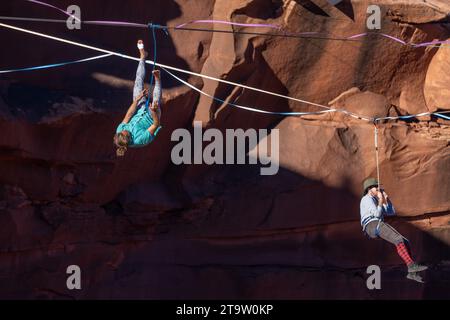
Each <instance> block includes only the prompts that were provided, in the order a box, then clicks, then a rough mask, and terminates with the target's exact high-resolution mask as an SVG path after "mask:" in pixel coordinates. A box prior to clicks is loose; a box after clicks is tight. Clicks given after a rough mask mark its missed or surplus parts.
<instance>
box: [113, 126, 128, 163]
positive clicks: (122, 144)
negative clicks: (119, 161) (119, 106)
mask: <svg viewBox="0 0 450 320" xmlns="http://www.w3.org/2000/svg"><path fill="white" fill-rule="evenodd" d="M128 143H129V138H128V137H127V136H126V135H124V134H122V132H119V133H117V134H115V135H114V145H115V146H116V147H117V150H116V155H117V156H118V157H123V156H124V155H125V152H126V151H127V147H128Z"/></svg>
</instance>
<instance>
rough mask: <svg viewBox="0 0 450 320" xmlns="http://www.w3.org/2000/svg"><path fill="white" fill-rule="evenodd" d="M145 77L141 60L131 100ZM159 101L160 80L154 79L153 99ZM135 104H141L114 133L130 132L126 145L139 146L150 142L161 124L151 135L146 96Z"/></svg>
mask: <svg viewBox="0 0 450 320" xmlns="http://www.w3.org/2000/svg"><path fill="white" fill-rule="evenodd" d="M144 78H145V62H144V60H141V61H140V62H139V65H138V69H137V71H136V81H135V83H134V89H133V101H134V100H136V98H137V97H138V96H139V93H140V92H141V91H142V90H143V89H144ZM156 100H157V101H161V81H160V80H159V79H157V80H155V87H154V89H153V101H156ZM137 106H138V107H139V106H141V107H140V108H139V109H138V111H137V112H136V114H135V115H134V116H133V117H132V118H131V120H130V121H129V122H128V123H121V124H119V126H118V127H117V129H116V133H119V132H121V131H123V130H126V131H128V132H130V134H131V141H130V142H129V144H128V147H131V148H139V147H144V146H146V145H148V144H150V143H151V142H152V141H153V140H154V139H155V137H156V135H157V134H158V131H159V130H160V129H161V126H160V127H159V128H158V129H156V131H155V134H154V135H152V134H151V133H150V132H149V131H148V129H149V128H150V126H151V125H152V124H153V118H152V116H151V114H150V110H148V108H147V107H146V98H145V97H143V98H141V99H140V100H139V101H138V102H137Z"/></svg>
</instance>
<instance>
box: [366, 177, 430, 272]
mask: <svg viewBox="0 0 450 320" xmlns="http://www.w3.org/2000/svg"><path fill="white" fill-rule="evenodd" d="M380 189H381V188H380ZM360 212H361V226H362V228H363V232H365V233H366V234H367V235H368V236H369V237H370V238H371V239H377V238H381V239H384V240H386V241H388V242H390V243H392V244H393V245H395V247H396V249H397V253H398V254H399V256H400V257H401V258H402V260H403V261H404V262H405V264H406V266H407V267H408V278H410V279H412V278H414V275H415V273H416V272H420V271H424V270H426V269H427V268H428V267H426V266H421V265H419V264H417V263H416V262H415V261H414V260H413V258H412V257H411V251H410V248H409V243H408V240H407V239H406V238H404V237H403V236H402V235H401V234H400V233H399V232H398V231H397V230H395V229H394V228H393V227H392V226H390V225H389V224H387V223H385V222H384V216H385V215H386V216H392V215H395V209H394V206H393V204H392V202H391V200H390V199H389V197H388V195H387V194H386V192H385V191H384V190H383V189H381V190H378V181H377V179H375V178H368V179H366V180H365V181H364V183H363V197H362V199H361V203H360Z"/></svg>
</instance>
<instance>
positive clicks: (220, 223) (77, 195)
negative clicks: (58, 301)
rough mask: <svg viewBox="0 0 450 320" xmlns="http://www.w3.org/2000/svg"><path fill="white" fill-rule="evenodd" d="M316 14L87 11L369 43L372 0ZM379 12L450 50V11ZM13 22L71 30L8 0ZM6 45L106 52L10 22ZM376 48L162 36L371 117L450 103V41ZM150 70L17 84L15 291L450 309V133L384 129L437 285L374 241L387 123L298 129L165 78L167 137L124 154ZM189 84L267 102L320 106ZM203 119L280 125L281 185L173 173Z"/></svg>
mask: <svg viewBox="0 0 450 320" xmlns="http://www.w3.org/2000/svg"><path fill="white" fill-rule="evenodd" d="M106 3H107V5H106V6H104V4H106ZM313 3H315V4H316V5H317V6H318V7H320V8H321V10H322V11H317V10H313V9H311V6H308V5H307V1H303V2H301V1H290V0H285V1H281V0H233V1H226V0H216V1H214V0H201V1H187V0H177V1H167V0H165V1H144V0H135V1H129V2H126V3H125V2H123V1H118V0H117V1H116V0H114V1H108V2H105V1H98V2H97V1H96V2H92V1H87V0H80V1H77V4H78V5H79V6H80V7H81V8H82V12H83V18H84V19H87V20H102V19H105V20H106V19H107V20H126V21H136V22H141V23H146V22H149V21H154V22H156V23H160V24H168V25H176V24H179V23H182V22H186V21H189V20H194V19H200V18H201V19H206V18H214V19H217V20H230V21H236V22H246V23H275V24H280V25H282V26H283V28H284V29H285V30H287V31H289V32H306V31H317V32H322V33H327V34H328V35H330V36H350V35H353V34H357V33H362V32H365V31H366V29H365V19H366V8H367V5H368V2H367V1H356V0H355V1H351V3H350V4H347V5H344V6H338V7H334V6H331V5H329V4H328V3H327V1H325V0H314V1H313ZM69 4H72V1H60V2H59V3H58V4H57V5H58V6H60V7H63V8H64V7H65V6H67V5H69ZM370 4H379V5H380V6H381V7H382V9H383V21H382V32H384V33H386V34H390V35H394V36H396V37H399V38H401V39H403V40H404V41H406V42H414V43H419V42H427V41H432V40H434V39H437V40H446V39H448V38H450V28H449V23H450V21H449V20H448V14H450V5H449V4H448V3H447V1H438V0H434V1H426V2H423V1H403V0H402V1H388V0H384V1H383V0H377V1H371V2H370ZM313 8H314V7H313ZM0 15H9V16H33V17H46V18H59V19H60V18H61V14H60V13H58V12H55V11H52V10H50V9H49V8H45V7H44V8H42V7H39V6H36V5H33V4H30V3H26V2H24V1H3V2H2V4H1V5H0ZM10 24H14V25H17V26H22V27H24V28H29V29H32V30H36V31H40V32H46V33H49V34H52V35H57V36H61V37H64V38H70V39H73V40H75V41H80V42H83V43H89V44H93V45H96V46H99V47H102V48H107V49H111V50H116V51H120V52H123V53H127V54H131V55H135V54H136V52H135V50H136V49H135V42H136V39H138V38H143V39H145V41H146V42H147V45H148V46H150V35H149V33H148V31H146V30H135V29H129V28H107V27H100V26H84V27H83V28H82V30H80V31H68V30H67V29H66V28H65V27H64V25H54V24H42V23H31V22H14V23H12V22H10ZM218 28H219V27H218ZM220 28H222V29H227V27H225V26H220ZM228 29H229V30H232V27H228ZM235 30H239V28H236V29H235ZM0 39H1V42H2V43H3V44H7V45H3V46H2V48H1V53H0V54H1V59H0V69H1V70H3V69H9V68H14V67H27V66H33V65H39V64H47V63H54V62H60V61H67V60H74V59H80V58H85V57H88V56H93V55H95V54H96V53H95V52H91V51H89V50H86V49H81V48H76V47H71V46H68V45H65V44H60V43H56V42H53V41H50V40H43V39H39V38H36V37H33V36H31V35H25V34H21V33H19V32H15V31H10V30H6V29H3V28H0ZM362 39H363V41H361V42H342V41H324V40H320V39H294V38H281V37H263V36H254V35H238V34H236V35H230V34H221V33H202V32H186V31H172V32H171V33H170V37H167V36H166V35H164V34H163V33H161V34H158V61H159V62H161V63H164V64H169V65H174V66H177V67H180V68H185V69H190V70H192V71H195V72H201V73H204V74H208V75H211V76H215V77H220V78H224V79H227V80H229V81H235V82H239V83H243V84H247V85H250V86H254V87H258V88H263V89H265V90H270V91H274V92H278V93H282V94H287V95H290V96H293V97H298V98H302V99H305V100H309V101H314V102H317V103H321V104H328V103H329V102H332V105H333V106H337V107H340V108H344V109H346V110H349V111H352V112H356V113H361V114H364V115H368V116H386V115H404V114H413V113H419V112H426V111H432V112H434V111H437V110H441V111H442V110H450V103H449V96H450V90H449V80H450V79H449V74H450V62H449V61H450V60H449V58H450V53H449V52H450V51H449V50H448V47H440V48H438V47H436V48H425V47H423V48H411V47H406V46H402V45H400V44H398V43H396V42H393V41H390V40H388V39H385V38H381V37H373V36H371V37H366V38H362ZM135 68H136V64H135V63H133V62H130V61H126V60H121V59H119V58H115V57H113V58H108V59H104V60H99V61H96V62H90V63H85V64H81V65H73V66H68V67H64V68H59V69H51V70H43V71H39V72H27V73H21V74H10V75H2V76H1V77H0V131H1V135H0V298H29V299H34V298H172V299H177V298H325V299H326V298H330V299H332V298H355V299H359V298H375V299H376V298H384V299H390V298H412V299H419V298H431V297H434V298H436V297H438V298H449V293H448V285H449V281H450V278H449V275H450V269H449V268H450V267H449V261H450V250H449V246H450V228H449V224H450V197H449V195H450V170H449V169H450V168H449V165H450V149H449V141H450V124H449V122H448V121H444V120H437V119H435V118H425V119H424V118H421V121H420V122H414V121H411V122H408V123H405V122H402V121H396V122H389V123H385V124H383V125H382V126H381V129H380V163H381V167H380V168H381V179H382V181H383V184H384V186H385V188H386V190H387V191H388V192H389V194H390V196H391V198H392V200H393V201H394V204H395V206H396V208H397V211H398V213H399V217H397V218H395V219H393V220H392V223H393V225H394V226H395V227H396V228H398V229H399V231H401V232H402V233H404V235H405V236H406V237H407V238H409V240H410V241H411V243H412V247H413V250H414V253H415V255H416V256H417V258H418V259H419V260H421V261H423V262H425V263H427V264H429V265H430V266H431V268H430V270H429V271H428V272H427V274H426V280H427V283H426V284H425V285H419V284H417V283H414V282H410V281H408V280H406V279H405V277H404V270H403V267H402V266H401V261H400V259H399V258H398V257H397V256H396V254H395V250H394V249H393V248H392V247H391V246H390V245H389V244H386V243H383V242H378V241H369V240H368V239H366V238H365V237H364V236H363V234H362V233H361V231H360V226H359V199H360V193H361V190H360V189H361V183H362V180H363V179H364V178H366V177H367V176H369V175H372V176H373V175H376V165H375V156H374V149H373V126H372V125H371V124H366V123H364V122H359V121H355V120H352V119H350V118H348V117H345V116H342V115H341V114H334V115H332V116H330V115H323V116H308V117H304V118H298V117H290V118H286V117H279V116H270V115H261V114H255V113H251V112H248V111H245V110H239V109H235V108H233V107H230V106H225V107H224V106H220V105H217V103H213V102H212V101H211V99H210V98H207V97H204V96H199V95H198V94H197V93H196V92H194V91H192V90H189V89H188V88H186V87H183V86H181V85H180V84H179V83H176V82H175V81H173V80H172V79H170V77H169V76H168V75H167V74H163V82H164V85H165V93H164V101H165V104H164V106H163V122H164V130H162V131H161V133H160V135H159V136H158V139H156V140H155V142H154V143H152V144H151V146H149V147H147V148H144V149H138V150H130V151H129V152H128V153H127V156H126V157H125V159H120V160H118V159H116V158H115V156H114V149H113V146H112V134H113V132H114V130H115V127H116V126H117V124H118V123H119V122H120V120H121V119H122V117H123V114H124V112H125V110H126V108H127V106H128V105H129V104H130V102H131V90H132V84H133V77H134V73H135ZM189 81H190V82H191V83H193V84H195V85H196V86H198V87H201V88H202V90H204V91H206V92H208V93H210V94H214V95H216V96H218V97H220V98H221V99H224V100H227V99H231V100H234V101H235V102H236V103H239V104H242V105H249V106H253V107H257V108H260V109H264V110H270V111H313V110H317V109H316V108H313V107H311V106H308V105H303V104H299V103H293V102H288V101H287V100H284V99H281V98H274V97H271V96H266V95H263V94H259V93H258V94H257V93H254V92H251V91H248V90H242V89H236V88H233V87H231V86H226V85H223V84H218V83H217V82H213V81H209V80H205V81H203V80H201V79H198V78H191V79H189ZM354 87H356V88H358V90H351V91H350V92H347V91H348V90H349V89H351V88H354ZM346 92H347V93H346ZM342 93H345V94H343V95H341V94H342ZM340 95H341V96H340ZM338 96H340V97H339V98H338V99H335V98H336V97H338ZM193 121H203V122H204V124H205V126H207V127H215V128H219V129H225V128H243V129H246V128H277V129H280V171H279V173H278V174H277V175H275V176H266V177H264V176H260V175H259V168H258V167H257V166H251V165H241V166H238V165H236V166H220V165H217V166H206V165H186V166H175V165H173V164H172V163H171V161H170V152H171V148H172V146H173V145H174V143H173V142H171V141H170V137H171V133H172V131H173V130H174V129H176V128H188V129H190V128H191V127H192V123H193ZM71 264H76V265H79V266H80V267H81V269H82V272H83V278H82V279H83V282H82V285H83V289H82V290H81V291H77V292H73V291H69V290H67V289H66V287H65V284H66V277H67V275H66V273H65V271H66V267H67V266H68V265H71ZM370 264H380V265H381V266H382V269H383V290H382V291H381V292H371V291H368V290H367V288H366V287H365V276H366V274H365V268H366V267H367V266H368V265H370Z"/></svg>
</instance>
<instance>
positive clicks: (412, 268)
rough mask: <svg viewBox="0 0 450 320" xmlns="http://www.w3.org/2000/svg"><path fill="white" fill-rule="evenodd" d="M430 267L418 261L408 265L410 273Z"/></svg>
mask: <svg viewBox="0 0 450 320" xmlns="http://www.w3.org/2000/svg"><path fill="white" fill-rule="evenodd" d="M427 269H428V267H427V266H421V265H420V264H417V263H415V262H414V263H412V264H410V265H409V266H408V273H415V272H420V271H425V270H427Z"/></svg>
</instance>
